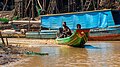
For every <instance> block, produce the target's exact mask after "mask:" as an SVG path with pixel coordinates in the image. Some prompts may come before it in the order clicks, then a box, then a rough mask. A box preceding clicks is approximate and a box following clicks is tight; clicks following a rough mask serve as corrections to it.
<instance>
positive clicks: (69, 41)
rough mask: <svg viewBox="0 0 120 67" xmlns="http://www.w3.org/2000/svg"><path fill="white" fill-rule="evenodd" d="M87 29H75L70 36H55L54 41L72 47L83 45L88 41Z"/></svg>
mask: <svg viewBox="0 0 120 67" xmlns="http://www.w3.org/2000/svg"><path fill="white" fill-rule="evenodd" d="M88 37H89V29H86V30H76V31H75V32H74V33H73V34H72V35H71V36H70V37H66V38H57V39H56V43H57V44H59V45H69V46H74V47H84V44H85V43H86V42H87V41H88Z"/></svg>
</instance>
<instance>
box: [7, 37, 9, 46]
mask: <svg viewBox="0 0 120 67" xmlns="http://www.w3.org/2000/svg"><path fill="white" fill-rule="evenodd" d="M6 45H7V46H8V45H9V44H8V39H7V37H6Z"/></svg>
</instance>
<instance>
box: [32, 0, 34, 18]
mask: <svg viewBox="0 0 120 67" xmlns="http://www.w3.org/2000/svg"><path fill="white" fill-rule="evenodd" d="M33 19H34V0H32V20H33Z"/></svg>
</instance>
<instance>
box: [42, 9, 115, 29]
mask: <svg viewBox="0 0 120 67" xmlns="http://www.w3.org/2000/svg"><path fill="white" fill-rule="evenodd" d="M41 22H42V23H41V25H42V26H43V27H46V28H50V29H59V28H60V27H62V22H66V23H67V26H68V27H70V29H76V25H77V24H81V26H82V28H85V29H90V28H105V27H107V26H113V25H115V24H114V20H113V17H112V14H111V10H104V11H91V12H76V13H69V14H57V15H44V16H42V17H41Z"/></svg>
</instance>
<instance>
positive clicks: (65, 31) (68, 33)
mask: <svg viewBox="0 0 120 67" xmlns="http://www.w3.org/2000/svg"><path fill="white" fill-rule="evenodd" d="M62 25H63V28H62V29H61V28H60V29H59V32H60V36H59V37H60V38H65V37H68V36H71V35H72V32H71V30H70V28H69V27H68V26H67V25H66V22H63V24H62Z"/></svg>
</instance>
